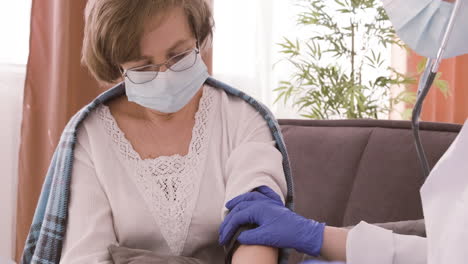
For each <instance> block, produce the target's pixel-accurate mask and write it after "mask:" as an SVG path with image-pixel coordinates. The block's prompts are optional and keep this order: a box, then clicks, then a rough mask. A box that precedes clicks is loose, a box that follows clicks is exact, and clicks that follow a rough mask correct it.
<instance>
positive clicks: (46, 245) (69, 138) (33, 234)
mask: <svg viewBox="0 0 468 264" xmlns="http://www.w3.org/2000/svg"><path fill="white" fill-rule="evenodd" d="M206 84H208V85H210V86H213V87H215V88H218V89H223V90H224V91H226V93H228V94H231V95H233V96H237V97H240V98H242V99H243V100H245V101H246V102H247V103H249V104H250V105H252V106H253V107H254V108H255V109H256V110H257V111H258V112H259V113H260V114H261V115H262V116H263V118H264V119H265V120H266V122H267V124H268V126H269V127H270V129H271V133H272V135H273V137H274V139H275V141H276V147H277V148H278V149H279V151H280V152H281V153H282V155H283V167H284V173H285V176H286V182H287V187H288V193H287V197H286V206H287V207H288V208H290V209H293V182H292V176H291V169H290V165H289V159H288V154H287V151H286V146H285V144H284V141H283V137H282V135H281V131H280V128H279V125H278V122H277V121H276V119H275V118H274V116H273V115H272V114H271V113H270V111H269V110H268V109H267V108H266V107H265V106H264V105H262V104H261V103H260V102H258V101H256V100H255V99H253V98H252V97H250V96H248V95H247V94H245V93H243V92H241V91H239V90H237V89H234V88H232V87H230V86H229V85H227V84H224V83H222V82H220V81H217V80H215V79H213V78H208V79H207V81H206ZM124 94H125V86H124V84H123V83H120V84H118V85H116V86H115V87H113V88H112V89H110V90H108V91H106V92H105V93H103V94H101V95H100V96H98V97H97V98H96V99H94V100H93V101H92V102H91V103H90V104H89V105H87V106H85V107H84V108H83V109H81V110H80V111H79V112H78V113H77V114H75V116H73V117H72V118H71V120H70V121H69V123H68V124H67V126H66V127H65V130H64V131H63V133H62V136H61V138H60V142H59V144H58V146H57V148H56V150H55V153H54V155H53V157H52V161H51V164H50V167H49V170H48V172H47V175H46V178H45V182H44V185H43V187H42V192H41V195H40V197H39V202H38V205H37V208H36V212H35V214H34V218H33V222H32V225H31V228H30V231H29V234H28V238H27V240H26V244H25V247H24V251H23V256H22V259H21V263H23V264H27V263H42V264H53V263H59V262H60V256H61V253H62V245H63V240H64V237H65V231H66V225H67V216H68V201H69V198H70V182H71V172H72V164H73V149H74V146H75V143H76V139H77V129H78V127H79V125H80V124H81V123H82V122H83V120H85V119H86V117H87V116H88V115H89V114H90V113H91V112H92V111H93V110H94V109H96V108H97V107H98V106H99V105H100V104H102V103H105V102H108V101H109V100H112V99H113V98H116V97H119V96H121V95H124ZM288 255H289V254H288V250H281V252H280V263H287V258H288Z"/></svg>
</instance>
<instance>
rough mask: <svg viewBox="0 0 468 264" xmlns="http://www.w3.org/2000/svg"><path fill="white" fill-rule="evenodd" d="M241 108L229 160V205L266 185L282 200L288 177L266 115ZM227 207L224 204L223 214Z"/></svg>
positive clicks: (248, 107) (249, 108) (226, 169)
mask: <svg viewBox="0 0 468 264" xmlns="http://www.w3.org/2000/svg"><path fill="white" fill-rule="evenodd" d="M246 107H247V108H245V106H244V108H243V109H241V110H240V111H239V116H238V118H240V120H241V121H239V122H238V127H237V129H236V133H237V135H236V136H235V138H236V139H237V140H236V142H235V146H234V148H233V150H232V152H231V153H230V155H229V157H228V160H227V162H226V167H225V173H226V175H227V182H226V194H225V201H224V203H225V204H226V203H227V202H228V201H229V200H231V199H233V198H234V197H236V196H238V195H241V194H244V193H247V192H250V191H252V190H253V189H255V188H257V187H259V186H262V185H266V186H268V187H270V188H271V189H273V190H274V191H275V192H276V193H278V194H279V195H280V197H281V198H282V199H283V202H284V197H286V193H287V187H286V179H285V175H284V171H283V165H282V155H281V152H280V151H279V150H278V149H277V148H276V147H275V141H274V140H273V136H272V134H271V132H270V129H269V128H268V126H267V123H266V121H265V120H264V119H263V117H262V116H261V115H260V114H259V113H258V112H257V111H255V109H253V108H252V107H251V106H249V105H248V106H246ZM227 213H228V212H227V209H226V208H225V207H223V211H222V217H223V218H224V216H226V214H227Z"/></svg>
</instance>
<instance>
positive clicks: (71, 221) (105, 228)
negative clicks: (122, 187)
mask: <svg viewBox="0 0 468 264" xmlns="http://www.w3.org/2000/svg"><path fill="white" fill-rule="evenodd" d="M87 146H89V145H88V140H87V137H86V132H85V130H80V131H79V134H78V142H77V145H76V147H75V151H74V154H75V155H74V156H75V157H74V160H73V170H72V180H71V186H70V188H71V189H70V193H71V195H70V203H69V211H68V212H69V214H68V224H67V231H66V236H65V242H64V247H63V250H62V257H61V261H60V263H67V264H81V263H83V264H85V263H86V264H90V263H100V264H102V263H106V264H107V263H109V264H111V263H112V261H111V257H110V255H109V253H108V250H107V248H108V247H109V246H110V245H111V244H115V243H116V237H115V232H114V226H113V221H112V210H111V207H110V205H109V201H108V199H107V197H106V194H105V193H104V191H103V189H102V188H101V184H100V182H99V180H98V178H97V176H96V171H95V169H94V165H93V162H92V159H91V158H90V153H89V152H88V151H87V149H89V148H87Z"/></svg>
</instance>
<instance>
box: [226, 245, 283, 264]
mask: <svg viewBox="0 0 468 264" xmlns="http://www.w3.org/2000/svg"><path fill="white" fill-rule="evenodd" d="M249 263H252V264H274V263H278V249H276V248H272V247H266V246H248V245H241V246H240V247H239V248H238V249H237V250H236V252H234V255H233V256H232V264H249Z"/></svg>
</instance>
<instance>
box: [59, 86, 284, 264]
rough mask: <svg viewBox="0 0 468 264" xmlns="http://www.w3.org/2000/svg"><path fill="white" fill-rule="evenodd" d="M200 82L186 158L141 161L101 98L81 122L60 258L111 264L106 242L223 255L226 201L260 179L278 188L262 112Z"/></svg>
mask: <svg viewBox="0 0 468 264" xmlns="http://www.w3.org/2000/svg"><path fill="white" fill-rule="evenodd" d="M203 89H204V91H203V96H202V98H201V100H200V105H199V109H198V111H197V113H196V115H195V126H194V128H193V130H192V139H191V142H190V147H189V152H188V154H187V155H185V156H180V155H174V156H164V157H158V158H156V159H141V157H140V156H139V154H138V153H137V152H136V151H135V150H134V149H133V147H132V145H131V144H130V142H129V141H128V140H127V139H126V138H125V134H124V133H123V132H122V131H121V130H120V128H119V127H118V126H117V123H116V121H115V119H114V117H113V116H112V114H111V112H110V110H109V108H108V107H107V106H104V105H103V106H100V107H99V108H98V109H97V110H96V111H95V112H93V113H92V114H91V115H90V116H89V117H88V118H87V119H86V120H85V122H84V123H83V125H82V127H81V128H80V129H79V132H78V141H77V146H76V148H75V157H74V161H73V172H72V182H71V197H70V207H69V219H68V225H67V231H66V237H65V243H64V248H63V250H62V259H61V263H112V262H111V261H110V255H109V254H108V251H107V248H108V247H109V245H111V244H120V245H122V246H126V247H130V248H137V249H146V250H151V251H153V252H157V253H160V254H162V255H176V256H190V257H195V258H199V259H201V260H203V261H205V262H206V263H223V261H224V251H223V249H222V247H220V246H219V245H218V243H217V241H218V228H219V225H220V223H221V221H222V218H223V217H224V215H225V213H226V209H225V208H224V204H225V203H226V202H227V201H228V200H230V199H232V198H233V197H235V196H237V195H239V194H242V193H245V192H249V191H251V190H252V189H254V188H256V187H258V186H261V185H268V186H270V187H271V188H273V189H274V190H275V191H276V192H277V193H278V194H280V195H281V196H282V197H284V196H285V195H286V182H285V177H284V173H283V168H282V164H281V161H282V157H281V153H280V152H279V151H278V150H277V149H276V148H275V142H274V141H273V138H272V136H271V133H270V130H269V129H268V127H267V124H266V122H265V121H264V119H263V118H262V117H261V116H260V115H259V114H258V113H257V111H256V110H255V109H254V108H252V107H251V106H250V105H248V104H247V103H246V102H244V101H242V99H240V98H236V97H232V96H229V95H227V94H226V93H225V92H224V91H223V90H221V89H216V88H212V87H209V86H204V87H203Z"/></svg>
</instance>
